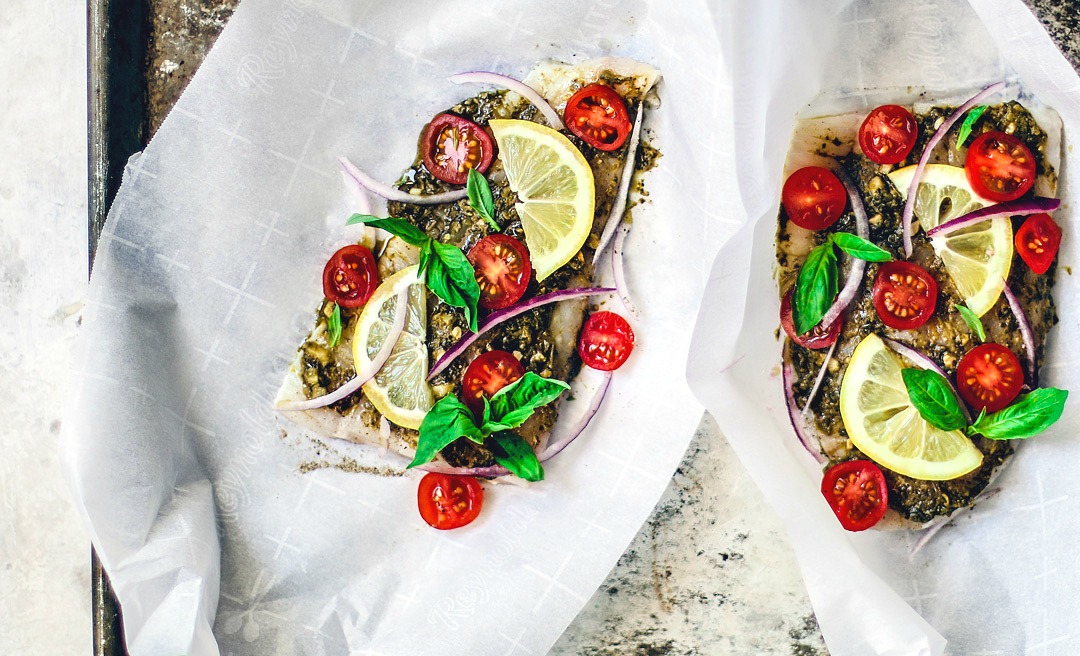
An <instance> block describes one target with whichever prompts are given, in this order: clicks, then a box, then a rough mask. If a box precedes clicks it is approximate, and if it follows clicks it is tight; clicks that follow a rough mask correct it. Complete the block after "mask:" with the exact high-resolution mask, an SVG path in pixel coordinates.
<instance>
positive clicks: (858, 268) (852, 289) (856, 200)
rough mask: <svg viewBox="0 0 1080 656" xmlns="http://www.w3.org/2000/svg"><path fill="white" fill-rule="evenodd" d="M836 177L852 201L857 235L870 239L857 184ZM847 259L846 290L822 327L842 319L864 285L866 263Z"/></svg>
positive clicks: (845, 176) (845, 177)
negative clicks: (848, 262) (848, 268)
mask: <svg viewBox="0 0 1080 656" xmlns="http://www.w3.org/2000/svg"><path fill="white" fill-rule="evenodd" d="M836 175H837V177H838V178H840V182H842V183H843V185H844V189H845V190H847V193H848V199H850V201H851V211H852V213H854V214H855V234H856V235H858V236H859V237H861V238H863V239H869V238H870V219H869V218H868V217H867V216H866V206H865V205H863V201H862V196H860V195H859V190H858V189H856V188H855V183H854V182H852V181H851V178H849V177H848V175H847V174H846V173H844V172H843V171H841V170H837V171H836ZM845 257H847V258H848V259H849V260H851V270H850V271H848V277H847V280H845V281H844V288H843V289H841V290H840V293H839V294H838V295H837V296H836V300H835V301H834V302H833V304H832V307H830V308H829V311H828V312H826V313H825V316H823V317H822V318H821V321H820V325H822V326H831V325H832V323H833V322H834V321H836V320H837V319H839V318H840V315H841V314H842V313H843V312H844V310H845V309H846V308H847V306H848V305H850V304H851V301H853V300H855V295H856V294H857V293H858V292H859V285H861V284H862V279H863V273H864V272H865V271H866V261H865V260H860V259H859V258H857V257H851V256H850V255H846V256H845Z"/></svg>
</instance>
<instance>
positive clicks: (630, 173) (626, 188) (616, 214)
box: [593, 101, 645, 263]
mask: <svg viewBox="0 0 1080 656" xmlns="http://www.w3.org/2000/svg"><path fill="white" fill-rule="evenodd" d="M644 113H645V101H642V102H640V103H638V109H637V118H635V119H634V129H633V131H632V132H631V133H630V142H629V145H628V146H627V148H626V161H624V162H623V168H622V174H621V176H620V177H619V193H618V195H616V197H615V204H614V205H612V206H611V212H609V213H608V218H607V223H605V224H604V232H603V234H601V235H600V243H599V244H598V245H597V247H596V251H595V252H593V262H594V263H595V262H596V261H597V260H598V259H599V258H600V254H601V253H603V252H604V249H605V248H607V245H608V243H609V242H610V241H611V237H612V235H614V234H615V228H617V227H618V225H619V224H620V223H622V219H623V214H625V213H626V201H627V198H628V197H629V196H630V181H631V179H632V178H633V177H634V166H635V165H636V164H637V149H638V143H639V142H640V141H641V122H642V116H643V115H644Z"/></svg>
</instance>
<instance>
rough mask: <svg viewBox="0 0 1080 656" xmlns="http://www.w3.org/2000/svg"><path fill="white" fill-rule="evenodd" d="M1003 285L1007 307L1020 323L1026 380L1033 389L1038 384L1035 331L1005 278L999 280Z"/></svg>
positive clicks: (1002, 289)
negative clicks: (1024, 354) (1025, 360)
mask: <svg viewBox="0 0 1080 656" xmlns="http://www.w3.org/2000/svg"><path fill="white" fill-rule="evenodd" d="M1001 284H1002V285H1004V287H1002V288H1001V291H1002V292H1003V293H1004V294H1005V300H1007V301H1008V302H1009V309H1010V310H1012V313H1013V315H1014V316H1015V317H1016V323H1018V324H1020V336H1021V337H1022V338H1023V339H1024V350H1025V351H1027V358H1026V359H1027V362H1025V364H1026V365H1027V374H1028V380H1029V381H1031V387H1032V389H1034V388H1035V387H1037V386H1038V382H1039V372H1038V371H1036V369H1035V332H1034V331H1033V330H1032V329H1031V322H1030V321H1028V318H1027V315H1026V314H1024V308H1023V307H1021V306H1020V299H1018V298H1016V295H1015V294H1013V292H1012V290H1011V289H1009V283H1008V282H1006V281H1005V280H1002V281H1001Z"/></svg>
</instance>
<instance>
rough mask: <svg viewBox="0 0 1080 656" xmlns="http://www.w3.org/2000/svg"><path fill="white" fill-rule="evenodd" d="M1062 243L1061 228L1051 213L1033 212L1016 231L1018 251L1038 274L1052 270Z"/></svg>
mask: <svg viewBox="0 0 1080 656" xmlns="http://www.w3.org/2000/svg"><path fill="white" fill-rule="evenodd" d="M1060 245H1061V228H1059V227H1058V224H1056V223H1054V220H1053V219H1052V218H1050V215H1049V214H1033V215H1031V216H1029V217H1028V218H1027V219H1025V220H1024V223H1023V224H1022V225H1021V226H1020V229H1019V230H1017V231H1016V252H1017V253H1019V254H1020V257H1021V258H1023V260H1024V261H1025V262H1027V265H1028V267H1030V268H1031V270H1032V271H1034V272H1035V273H1038V274H1043V273H1046V272H1047V271H1049V270H1050V264H1051V263H1052V262H1053V261H1054V257H1055V256H1056V255H1057V252H1058V246H1060Z"/></svg>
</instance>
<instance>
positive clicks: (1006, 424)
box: [968, 387, 1069, 440]
mask: <svg viewBox="0 0 1080 656" xmlns="http://www.w3.org/2000/svg"><path fill="white" fill-rule="evenodd" d="M1068 396H1069V392H1068V390H1063V389H1057V388H1054V387H1041V388H1039V389H1036V390H1032V391H1031V392H1030V393H1028V394H1025V395H1023V396H1021V397H1020V399H1019V400H1018V401H1017V402H1016V403H1013V404H1012V405H1010V406H1009V407H1007V408H1003V409H1001V410H998V411H997V412H995V413H992V414H989V415H988V414H986V413H985V412H983V413H981V414H980V415H979V417H978V419H976V420H975V423H973V424H972V425H971V427H970V428H968V434H970V435H974V434H976V433H977V434H979V435H982V436H983V437H989V438H990V439H992V440H1015V439H1021V438H1025V437H1031V436H1032V435H1037V434H1039V433H1041V432H1043V431H1044V430H1046V429H1047V428H1050V426H1051V425H1053V423H1054V422H1056V421H1057V420H1058V419H1061V413H1062V412H1064V411H1065V399H1066V398H1068Z"/></svg>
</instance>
